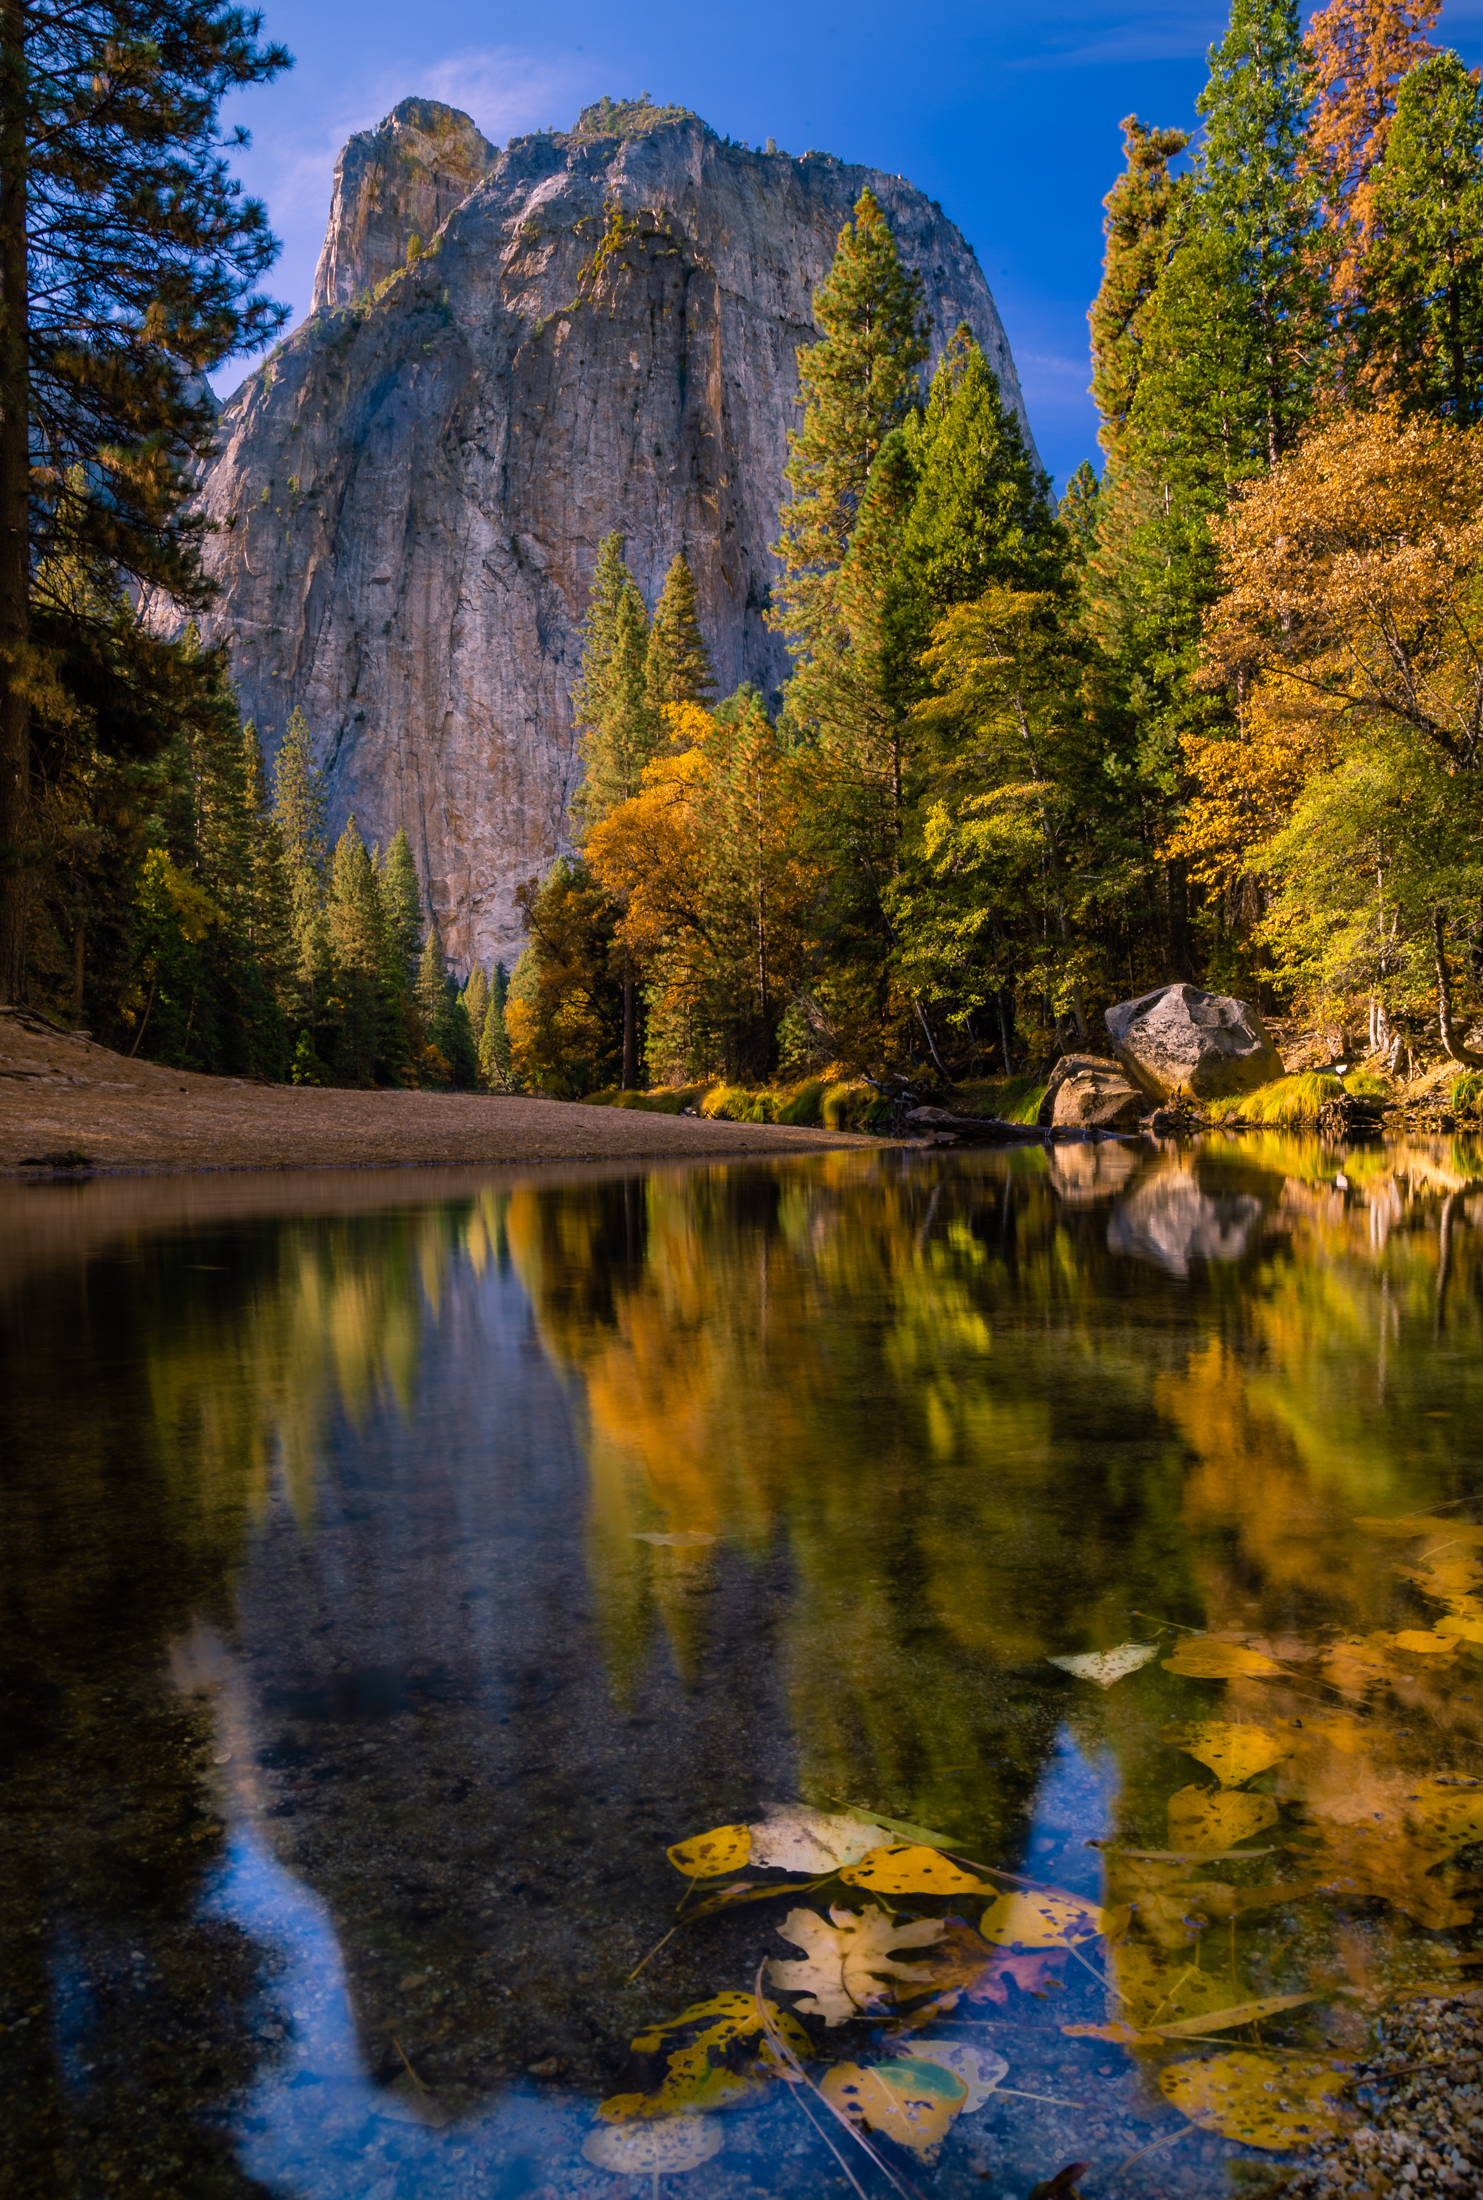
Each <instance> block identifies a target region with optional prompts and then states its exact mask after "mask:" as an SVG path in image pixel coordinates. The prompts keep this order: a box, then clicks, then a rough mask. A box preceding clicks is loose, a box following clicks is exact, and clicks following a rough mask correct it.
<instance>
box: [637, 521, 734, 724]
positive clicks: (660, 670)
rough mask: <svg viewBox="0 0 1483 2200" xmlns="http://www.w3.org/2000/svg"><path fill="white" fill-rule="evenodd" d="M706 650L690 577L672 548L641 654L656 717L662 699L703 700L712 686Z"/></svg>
mask: <svg viewBox="0 0 1483 2200" xmlns="http://www.w3.org/2000/svg"><path fill="white" fill-rule="evenodd" d="M715 686H716V676H715V673H714V671H713V669H712V666H711V653H710V650H709V649H708V648H707V647H706V640H705V636H704V635H703V634H702V633H701V631H700V613H699V610H698V609H697V606H696V601H695V577H694V575H693V574H692V573H691V571H690V567H689V564H688V562H687V560H686V557H685V553H684V551H683V550H677V551H676V553H675V556H674V559H673V561H672V562H671V565H670V569H669V571H668V573H667V574H666V575H665V580H664V587H663V589H662V590H661V592H660V596H659V601H658V603H657V604H655V606H654V623H653V625H652V626H651V627H650V629H649V641H648V648H647V651H646V654H645V658H644V698H645V701H646V702H647V704H648V707H649V709H650V711H651V712H652V713H653V714H654V716H655V718H656V719H657V718H658V716H659V713H660V712H661V711H662V710H663V709H664V707H665V705H666V704H670V703H703V702H704V701H705V699H706V697H707V696H708V695H711V694H713V693H714V692H715Z"/></svg>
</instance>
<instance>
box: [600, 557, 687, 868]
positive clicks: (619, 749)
mask: <svg viewBox="0 0 1483 2200" xmlns="http://www.w3.org/2000/svg"><path fill="white" fill-rule="evenodd" d="M648 657H649V619H648V614H647V612H646V611H645V609H644V599H643V597H642V596H641V595H640V594H639V592H638V587H637V585H636V583H635V581H634V579H633V576H632V574H631V573H630V572H629V570H628V568H627V566H626V565H625V564H624V562H623V543H622V538H621V536H619V535H618V534H616V533H614V534H610V535H608V536H606V537H605V538H604V540H603V543H602V546H601V548H600V550H599V552H598V562H597V569H596V572H595V573H594V575H593V582H592V596H591V600H590V603H589V605H588V611H587V618H586V621H585V623H584V625H583V629H582V670H581V674H580V677H579V679H578V681H577V685H576V687H575V689H574V690H573V694H572V708H573V711H574V713H575V715H576V721H577V725H578V728H579V730H580V733H581V753H582V765H583V775H582V784H581V786H580V787H579V788H578V789H577V792H576V794H575V796H574V797H573V800H572V810H573V814H574V816H575V817H576V819H577V821H578V823H579V825H580V826H581V827H582V829H583V830H584V831H585V830H588V829H590V828H591V827H592V826H593V825H596V824H598V823H599V822H600V821H601V820H602V819H603V818H605V817H607V816H608V815H609V813H610V812H611V811H613V810H614V809H616V808H617V806H618V804H619V803H620V802H626V801H627V800H629V798H630V797H631V796H632V795H635V794H637V792H638V788H639V782H640V779H641V777H642V774H643V769H644V766H645V765H646V764H647V763H649V762H650V761H651V760H652V758H653V757H654V755H655V753H656V752H657V750H658V747H659V737H660V719H659V714H658V711H657V709H656V708H655V707H654V706H653V705H652V704H651V702H650V700H649V692H648ZM692 671H693V667H692ZM676 676H678V673H677V674H676ZM656 677H659V678H662V677H663V673H662V671H661V669H660V666H659V664H658V663H657V662H656Z"/></svg>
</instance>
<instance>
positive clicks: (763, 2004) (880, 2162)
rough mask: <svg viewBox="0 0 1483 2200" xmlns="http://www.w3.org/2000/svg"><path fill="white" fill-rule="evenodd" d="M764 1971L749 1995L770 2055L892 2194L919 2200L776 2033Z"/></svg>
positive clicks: (759, 1972)
mask: <svg viewBox="0 0 1483 2200" xmlns="http://www.w3.org/2000/svg"><path fill="white" fill-rule="evenodd" d="M766 1969H767V1966H766V1964H765V1963H759V1964H758V1966H757V1976H756V1978H755V1979H754V1980H753V1982H752V1992H753V1994H754V1995H755V1996H756V2001H757V2014H758V2016H759V2017H760V2018H761V2020H762V2029H763V2031H764V2032H765V2033H766V2034H767V2038H768V2043H769V2045H770V2046H771V2048H772V2051H773V2053H774V2054H775V2055H776V2056H777V2057H778V2059H779V2060H780V2061H781V2062H782V2063H784V2064H785V2065H786V2066H787V2068H788V2069H789V2070H791V2071H792V2072H793V2075H794V2077H795V2079H796V2080H797V2081H798V2083H799V2084H800V2085H806V2086H807V2087H808V2089H809V2091H810V2093H812V2094H814V2095H816V2097H817V2098H818V2099H819V2100H820V2101H821V2102H822V2103H823V2105H824V2107H825V2108H827V2109H828V2111H829V2113H830V2115H831V2116H832V2117H833V2118H834V2120H835V2122H836V2123H837V2124H843V2125H844V2128H845V2130H846V2131H847V2132H848V2133H849V2135H850V2137H851V2138H852V2139H853V2140H854V2142H855V2144H856V2146H861V2147H863V2148H864V2149H865V2151H866V2153H867V2154H868V2155H869V2156H870V2159H871V2161H872V2162H874V2164H875V2166H876V2168H877V2169H878V2170H879V2171H880V2173H881V2175H882V2176H883V2177H884V2178H885V2180H886V2182H887V2184H889V2185H890V2187H891V2189H892V2191H893V2192H899V2193H901V2194H902V2195H903V2196H904V2200H922V2195H921V2194H920V2193H919V2192H918V2191H917V2189H916V2187H915V2185H908V2184H907V2183H906V2181H905V2179H904V2178H901V2177H898V2176H897V2174H896V2172H895V2170H893V2169H892V2167H891V2165H890V2163H889V2162H888V2161H887V2160H886V2159H885V2157H884V2155H882V2154H879V2153H877V2151H876V2149H875V2148H874V2147H873V2146H872V2145H871V2143H870V2141H869V2140H868V2139H867V2138H866V2136H865V2134H864V2132H863V2131H861V2130H860V2129H859V2128H858V2127H857V2126H856V2125H855V2124H853V2123H851V2121H850V2119H849V2117H848V2116H846V2115H845V2114H844V2112H843V2110H842V2109H838V2108H836V2107H835V2105H834V2103H833V2101H831V2100H830V2098H829V2096H828V2095H827V2093H824V2092H822V2091H821V2090H820V2088H819V2087H818V2086H816V2085H815V2084H814V2081H813V2079H812V2078H811V2077H810V2076H809V2074H808V2072H807V2071H806V2070H805V2069H804V2067H803V2065H802V2063H801V2062H800V2061H799V2060H798V2057H797V2056H796V2055H795V2054H794V2052H793V2050H792V2048H791V2047H790V2046H789V2045H788V2042H787V2041H786V2040H785V2039H784V2038H783V2035H782V2033H781V2032H780V2031H779V2030H778V2028H777V2026H776V2025H775V2024H774V2023H773V2021H772V2018H771V2017H770V2016H769V2015H768V2011H767V1999H766V1996H765V1995H764V1994H763V1991H762V1978H763V1973H764V1972H765V1971H766ZM857 2189H858V2188H857Z"/></svg>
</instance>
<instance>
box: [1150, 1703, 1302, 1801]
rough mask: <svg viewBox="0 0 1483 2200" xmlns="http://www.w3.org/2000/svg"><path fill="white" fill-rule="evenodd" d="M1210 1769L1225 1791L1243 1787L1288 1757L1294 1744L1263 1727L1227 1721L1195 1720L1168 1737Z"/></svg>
mask: <svg viewBox="0 0 1483 2200" xmlns="http://www.w3.org/2000/svg"><path fill="white" fill-rule="evenodd" d="M1165 1739H1166V1740H1168V1741H1170V1742H1173V1743H1174V1745H1175V1746H1176V1748H1179V1749H1182V1750H1184V1751H1185V1752H1186V1753H1187V1754H1188V1755H1189V1756H1191V1757H1197V1758H1198V1759H1199V1761H1200V1763H1201V1764H1202V1765H1208V1766H1209V1767H1210V1770H1211V1771H1212V1772H1213V1773H1214V1774H1215V1777H1216V1779H1217V1780H1219V1782H1220V1784H1221V1786H1222V1787H1240V1786H1241V1784H1242V1782H1243V1781H1246V1780H1250V1779H1252V1778H1254V1776H1255V1775H1256V1774H1257V1773H1258V1772H1266V1771H1267V1770H1268V1769H1269V1768H1270V1767H1271V1766H1272V1765H1275V1764H1280V1763H1281V1761H1282V1759H1283V1758H1284V1757H1286V1756H1289V1755H1290V1754H1291V1751H1292V1744H1291V1743H1290V1742H1288V1741H1283V1740H1280V1739H1279V1738H1278V1736H1277V1735H1275V1734H1269V1733H1268V1732H1267V1731H1266V1729H1265V1728H1264V1727H1260V1726H1232V1725H1230V1724H1229V1723H1228V1722H1227V1721H1226V1720H1224V1719H1194V1720H1192V1721H1191V1722H1190V1723H1189V1724H1188V1725H1187V1726H1176V1727H1173V1728H1171V1730H1170V1732H1169V1733H1168V1734H1167V1736H1166V1737H1165Z"/></svg>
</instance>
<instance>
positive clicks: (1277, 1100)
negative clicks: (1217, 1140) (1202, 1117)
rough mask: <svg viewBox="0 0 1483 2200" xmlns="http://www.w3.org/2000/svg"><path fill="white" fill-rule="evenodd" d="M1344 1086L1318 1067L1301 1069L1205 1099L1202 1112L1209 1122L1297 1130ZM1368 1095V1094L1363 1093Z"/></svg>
mask: <svg viewBox="0 0 1483 2200" xmlns="http://www.w3.org/2000/svg"><path fill="white" fill-rule="evenodd" d="M1344 1089H1345V1088H1344V1086H1343V1085H1342V1084H1340V1082H1339V1080H1338V1078H1337V1077H1330V1076H1327V1075H1326V1074H1325V1073H1324V1071H1322V1070H1313V1069H1307V1070H1302V1071H1300V1072H1299V1074H1298V1075H1297V1076H1296V1077H1279V1078H1278V1079H1277V1080H1276V1081H1275V1083H1273V1084H1270V1085H1258V1087H1257V1089H1256V1091H1255V1092H1241V1093H1233V1094H1231V1095H1230V1096H1229V1097H1228V1098H1226V1099H1224V1100H1207V1101H1205V1102H1204V1103H1203V1107H1204V1112H1205V1113H1206V1114H1207V1115H1208V1116H1209V1117H1210V1118H1211V1120H1212V1121H1213V1122H1216V1123H1223V1122H1229V1121H1231V1120H1232V1118H1236V1119H1238V1120H1239V1121H1241V1122H1243V1123H1259V1124H1261V1125H1263V1126H1264V1127H1265V1128H1267V1129H1270V1130H1289V1131H1291V1130H1301V1129H1303V1128H1304V1127H1305V1126H1306V1125H1308V1124H1311V1123H1316V1122H1317V1121H1318V1112H1319V1110H1320V1108H1321V1107H1322V1106H1323V1104H1324V1102H1325V1101H1326V1100H1342V1099H1343V1097H1344ZM1365 1097H1366V1098H1368V1097H1369V1095H1368V1094H1366V1095H1365Z"/></svg>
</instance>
